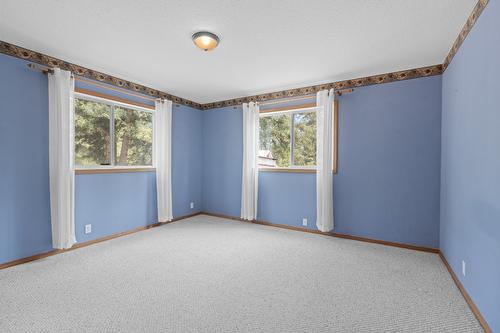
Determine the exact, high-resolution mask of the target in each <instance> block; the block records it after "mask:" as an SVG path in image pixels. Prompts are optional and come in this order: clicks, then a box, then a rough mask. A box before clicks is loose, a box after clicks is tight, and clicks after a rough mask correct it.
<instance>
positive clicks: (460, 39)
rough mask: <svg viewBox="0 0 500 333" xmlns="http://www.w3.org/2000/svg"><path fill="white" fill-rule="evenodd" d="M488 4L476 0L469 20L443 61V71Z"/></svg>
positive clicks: (486, 1) (481, 0) (485, 1)
mask: <svg viewBox="0 0 500 333" xmlns="http://www.w3.org/2000/svg"><path fill="white" fill-rule="evenodd" d="M488 2H489V0H478V2H477V4H476V5H475V6H474V9H473V10H472V13H471V14H470V15H469V18H468V19H467V22H466V23H465V25H464V27H463V28H462V31H460V34H459V35H458V37H457V39H456V40H455V42H454V43H453V46H452V47H451V50H450V52H449V53H448V55H447V56H446V58H445V59H444V62H443V70H446V68H448V66H449V65H450V63H451V61H452V59H453V57H454V56H455V54H457V52H458V49H459V48H460V46H462V43H463V42H464V40H465V38H467V36H468V35H469V32H470V31H471V30H472V27H473V26H474V24H476V22H477V19H478V18H479V16H481V13H482V12H483V10H484V8H486V5H487V4H488Z"/></svg>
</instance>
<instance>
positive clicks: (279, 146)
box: [259, 115, 291, 167]
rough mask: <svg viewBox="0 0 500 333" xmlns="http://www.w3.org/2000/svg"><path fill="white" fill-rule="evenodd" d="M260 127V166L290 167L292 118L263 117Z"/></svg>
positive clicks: (280, 116) (281, 116)
mask: <svg viewBox="0 0 500 333" xmlns="http://www.w3.org/2000/svg"><path fill="white" fill-rule="evenodd" d="M259 125H260V126H259V127H260V128H259V130H260V132H259V140H260V151H259V165H260V166H266V167H273V166H278V167H289V166H290V130H291V116H290V115H279V116H271V117H262V118H260V124H259Z"/></svg>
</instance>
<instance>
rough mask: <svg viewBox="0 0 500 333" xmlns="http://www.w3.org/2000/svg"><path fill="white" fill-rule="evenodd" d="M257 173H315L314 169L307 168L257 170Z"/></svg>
mask: <svg viewBox="0 0 500 333" xmlns="http://www.w3.org/2000/svg"><path fill="white" fill-rule="evenodd" d="M259 172H291V173H316V169H312V168H310V169H308V168H302V169H301V168H259Z"/></svg>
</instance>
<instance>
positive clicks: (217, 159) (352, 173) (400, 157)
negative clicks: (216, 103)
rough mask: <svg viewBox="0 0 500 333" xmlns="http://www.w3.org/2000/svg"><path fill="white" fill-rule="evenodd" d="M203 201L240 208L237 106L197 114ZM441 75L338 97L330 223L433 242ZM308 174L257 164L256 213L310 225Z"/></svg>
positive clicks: (344, 229)
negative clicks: (200, 133)
mask: <svg viewBox="0 0 500 333" xmlns="http://www.w3.org/2000/svg"><path fill="white" fill-rule="evenodd" d="M203 117H204V118H203V121H204V125H203V128H204V134H203V146H204V148H203V151H204V155H203V164H204V166H205V170H204V179H203V180H204V186H203V198H204V201H203V210H204V211H208V212H214V213H221V214H227V215H232V216H239V215H240V200H241V163H242V151H241V147H242V128H241V126H242V115H241V109H240V108H238V109H233V108H221V109H214V110H210V111H208V112H205V113H204V115H203ZM440 140H441V77H440V76H435V77H429V78H420V79H415V80H409V81H402V82H395V83H389V84H383V85H375V86H369V87H363V88H358V89H356V91H355V93H353V94H349V95H345V96H343V97H341V100H340V112H339V172H338V174H337V175H336V176H335V177H334V207H335V211H334V214H335V224H336V228H335V231H336V232H339V233H346V234H350V235H356V236H363V237H369V238H375V239H382V240H387V241H393V242H402V243H408V244H416V245H422V246H430V247H438V246H439V186H440ZM315 193H316V185H315V175H314V174H296V173H294V174H285V173H274V172H273V173H271V172H261V173H260V175H259V210H258V218H259V219H261V220H265V221H269V222H273V223H281V224H288V225H293V226H302V218H307V219H308V227H309V228H313V229H315V228H316V227H315V219H316V194H315Z"/></svg>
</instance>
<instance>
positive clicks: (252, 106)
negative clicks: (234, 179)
mask: <svg viewBox="0 0 500 333" xmlns="http://www.w3.org/2000/svg"><path fill="white" fill-rule="evenodd" d="M258 151H259V106H258V105H257V104H256V103H254V102H250V103H243V176H242V181H241V218H242V219H244V220H255V219H256V218H257V194H258V191H259V169H258V165H257V162H258V159H257V153H258Z"/></svg>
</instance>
